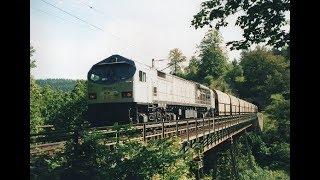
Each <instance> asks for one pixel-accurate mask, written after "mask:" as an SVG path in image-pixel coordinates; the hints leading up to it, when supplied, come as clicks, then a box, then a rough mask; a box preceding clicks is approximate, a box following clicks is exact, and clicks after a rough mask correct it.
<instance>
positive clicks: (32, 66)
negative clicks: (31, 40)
mask: <svg viewBox="0 0 320 180" xmlns="http://www.w3.org/2000/svg"><path fill="white" fill-rule="evenodd" d="M35 52H36V50H35V49H34V48H33V46H32V45H31V44H30V69H32V68H35V67H37V66H36V60H34V59H31V57H32V56H33V54H34V53H35Z"/></svg>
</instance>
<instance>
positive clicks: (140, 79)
mask: <svg viewBox="0 0 320 180" xmlns="http://www.w3.org/2000/svg"><path fill="white" fill-rule="evenodd" d="M146 80H147V76H146V73H145V72H142V71H139V81H141V82H146Z"/></svg>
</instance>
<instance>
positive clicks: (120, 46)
mask: <svg viewBox="0 0 320 180" xmlns="http://www.w3.org/2000/svg"><path fill="white" fill-rule="evenodd" d="M43 1H46V2H48V3H50V4H52V5H54V6H56V7H58V8H60V9H62V10H64V11H66V12H67V13H71V14H72V15H74V16H76V17H78V18H80V19H81V20H79V19H77V18H75V17H72V16H70V15H68V14H67V13H64V12H62V11H60V10H58V9H57V8H54V7H52V6H51V5H49V4H46V3H45V2H43ZM43 1H42V0H31V2H30V7H31V9H30V33H31V34H30V38H31V42H30V43H31V44H32V45H33V46H34V48H35V49H36V53H35V54H34V59H36V65H37V67H36V68H35V69H34V70H32V74H33V75H34V76H35V78H36V79H43V78H68V79H85V78H86V75H87V72H88V71H89V69H90V68H91V66H92V65H93V64H95V63H97V62H98V61H101V60H103V59H105V58H107V57H109V56H110V55H112V54H119V55H122V56H124V57H128V58H131V59H133V60H137V61H140V62H143V63H145V64H148V65H151V59H152V58H155V59H163V58H168V54H169V51H170V50H171V49H173V48H179V49H181V50H182V52H183V54H184V55H185V56H187V58H188V59H189V58H190V57H191V56H192V55H193V54H194V53H195V51H196V50H197V48H196V47H197V45H198V44H199V43H200V41H201V39H202V38H203V36H204V34H205V32H206V31H207V30H208V29H207V28H204V29H197V30H195V28H194V27H191V20H192V18H193V15H195V14H196V13H197V12H198V11H199V10H200V4H201V2H202V1H201V0H134V1H133V0H112V1H111V0H43ZM89 6H91V7H92V8H90V7H89ZM82 20H84V21H86V22H87V23H85V22H83V21H82ZM229 20H230V21H231V22H232V21H235V18H234V17H231V18H230V19H229ZM89 24H91V25H89ZM220 32H221V34H222V37H223V40H224V42H228V41H231V40H239V39H241V38H242V35H241V34H242V30H241V29H240V28H239V27H234V26H231V25H230V26H229V27H227V28H222V29H221V30H220ZM228 56H229V59H230V60H233V59H234V58H239V56H240V51H230V50H229V51H228ZM165 63H166V62H159V63H157V64H156V66H157V67H158V68H159V69H161V68H164V67H166V64H165Z"/></svg>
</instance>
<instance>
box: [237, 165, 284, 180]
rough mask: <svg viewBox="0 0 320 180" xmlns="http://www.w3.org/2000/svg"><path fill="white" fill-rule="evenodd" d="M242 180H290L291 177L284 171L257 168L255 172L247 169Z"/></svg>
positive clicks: (242, 175)
mask: <svg viewBox="0 0 320 180" xmlns="http://www.w3.org/2000/svg"><path fill="white" fill-rule="evenodd" d="M240 179H243V180H251V179H259V180H260V179H261V180H269V179H279V180H289V179H290V177H289V175H288V174H286V173H285V172H283V171H279V170H275V171H272V170H267V169H263V168H260V167H256V168H255V170H251V169H247V170H245V171H243V172H242V173H241V174H240Z"/></svg>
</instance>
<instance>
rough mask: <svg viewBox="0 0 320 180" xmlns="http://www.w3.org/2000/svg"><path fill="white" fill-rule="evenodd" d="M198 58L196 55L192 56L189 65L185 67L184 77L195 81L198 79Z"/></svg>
mask: <svg viewBox="0 0 320 180" xmlns="http://www.w3.org/2000/svg"><path fill="white" fill-rule="evenodd" d="M199 64H200V62H199V59H197V57H196V56H192V57H191V59H190V61H189V65H188V66H187V67H186V68H185V71H186V72H185V77H184V78H185V79H189V80H192V81H197V79H198V71H199Z"/></svg>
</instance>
